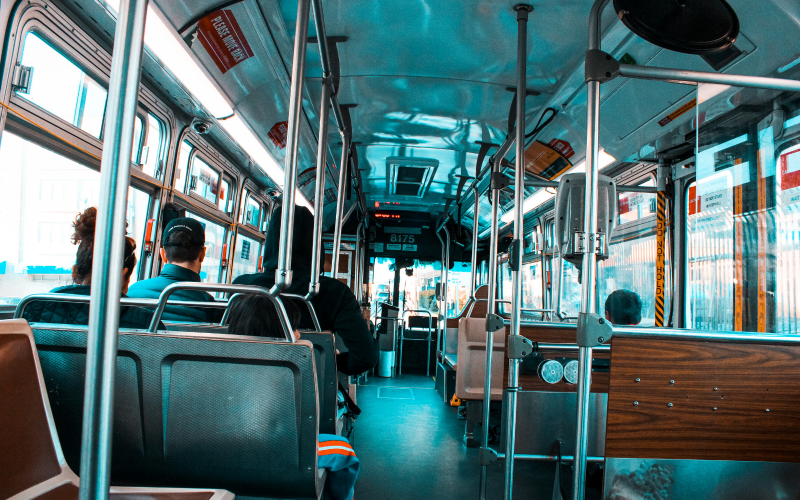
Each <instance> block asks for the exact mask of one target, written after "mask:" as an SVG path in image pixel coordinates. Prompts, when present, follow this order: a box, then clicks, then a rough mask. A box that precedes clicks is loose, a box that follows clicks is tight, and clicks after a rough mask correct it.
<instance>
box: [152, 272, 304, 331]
mask: <svg viewBox="0 0 800 500" xmlns="http://www.w3.org/2000/svg"><path fill="white" fill-rule="evenodd" d="M180 290H194V291H202V292H224V293H234V294H235V293H245V294H252V295H264V296H266V297H268V298H269V300H270V301H271V302H272V303H273V304H274V305H275V308H276V309H277V310H278V319H279V320H280V322H281V327H282V328H283V332H284V334H285V335H286V340H287V341H288V342H295V341H296V339H295V336H294V331H293V329H292V326H291V324H290V323H289V318H288V317H287V315H286V309H285V308H284V307H283V303H281V301H280V300H278V299H277V298H276V297H275V296H274V295H272V294H271V293H270V292H269V290H267V289H266V288H263V287H260V286H251V285H227V284H221V283H194V282H179V283H173V284H172V285H170V286H168V287H166V288H165V289H164V291H162V292H161V296H160V297H159V298H158V307H157V308H156V312H155V313H154V314H153V320H152V321H151V322H150V327H149V328H148V329H147V331H148V332H150V333H155V332H156V330H157V328H158V323H159V321H161V316H162V315H163V314H164V309H165V308H166V307H167V300H168V299H169V296H170V295H172V294H173V293H175V292H177V291H180Z"/></svg>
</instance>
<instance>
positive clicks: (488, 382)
mask: <svg viewBox="0 0 800 500" xmlns="http://www.w3.org/2000/svg"><path fill="white" fill-rule="evenodd" d="M502 161H503V159H502V158H500V157H497V158H495V162H494V164H493V168H492V172H499V171H500V162H502ZM491 190H492V217H491V226H490V229H489V258H488V259H486V264H487V266H488V271H489V276H488V278H487V286H488V287H489V296H488V301H487V304H486V314H487V315H489V314H495V309H496V308H495V301H496V300H497V293H496V289H497V229H498V227H497V226H498V220H499V218H500V217H499V213H498V212H499V211H500V190H499V189H495V187H494V186H492V187H491ZM503 333H504V332H503ZM493 351H494V332H493V331H489V330H487V331H486V364H485V366H484V368H485V370H484V374H483V408H482V409H483V420H482V423H481V434H482V436H481V449H482V450H483V452H484V453H485V452H486V451H487V450H486V449H487V448H489V416H490V413H491V412H490V410H491V408H490V407H491V403H492V354H493ZM480 490H481V491H480V500H486V464H485V463H481V480H480Z"/></svg>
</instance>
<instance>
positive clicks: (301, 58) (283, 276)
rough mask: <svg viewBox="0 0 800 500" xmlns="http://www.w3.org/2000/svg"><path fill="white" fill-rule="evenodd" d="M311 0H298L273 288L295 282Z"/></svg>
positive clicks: (279, 287) (279, 288) (280, 287)
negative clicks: (299, 158)
mask: <svg viewBox="0 0 800 500" xmlns="http://www.w3.org/2000/svg"><path fill="white" fill-rule="evenodd" d="M310 1H311V0H298V2H297V25H296V27H295V35H294V55H293V56H292V81H291V89H290V94H289V123H288V126H287V128H288V132H287V135H286V159H285V161H284V167H283V168H284V178H283V179H284V180H283V207H282V209H281V239H280V246H279V250H278V268H277V269H276V270H275V287H274V288H273V292H275V291H278V290H285V289H286V288H289V286H291V284H292V238H293V235H294V196H295V190H296V188H297V151H298V148H299V146H300V112H301V111H302V105H303V84H304V82H305V73H306V71H305V69H306V46H307V44H308V18H309V9H310V7H309V6H310Z"/></svg>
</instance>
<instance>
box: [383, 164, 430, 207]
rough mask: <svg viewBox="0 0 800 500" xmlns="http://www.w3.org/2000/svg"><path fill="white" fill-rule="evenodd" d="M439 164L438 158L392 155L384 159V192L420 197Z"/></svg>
mask: <svg viewBox="0 0 800 500" xmlns="http://www.w3.org/2000/svg"><path fill="white" fill-rule="evenodd" d="M438 166H439V161H438V160H431V159H427V158H424V159H423V158H406V157H393V158H387V159H386V194H387V195H389V196H402V197H405V198H422V197H424V196H425V193H426V192H427V191H428V188H429V187H430V185H431V180H433V175H434V174H435V173H436V168H437V167H438Z"/></svg>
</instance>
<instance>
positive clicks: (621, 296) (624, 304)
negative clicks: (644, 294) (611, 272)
mask: <svg viewBox="0 0 800 500" xmlns="http://www.w3.org/2000/svg"><path fill="white" fill-rule="evenodd" d="M606 319H607V320H608V321H610V322H611V323H612V324H614V325H628V326H635V325H638V324H639V323H641V321H642V299H640V298H639V295H638V294H636V292H632V291H630V290H616V291H615V292H613V293H612V294H611V295H609V296H608V298H607V299H606Z"/></svg>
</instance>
